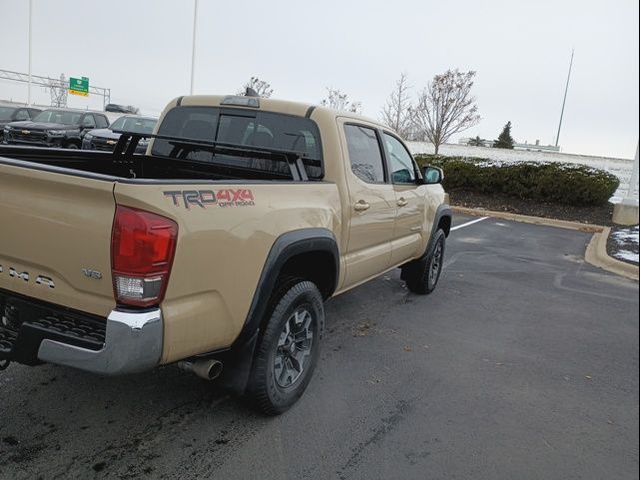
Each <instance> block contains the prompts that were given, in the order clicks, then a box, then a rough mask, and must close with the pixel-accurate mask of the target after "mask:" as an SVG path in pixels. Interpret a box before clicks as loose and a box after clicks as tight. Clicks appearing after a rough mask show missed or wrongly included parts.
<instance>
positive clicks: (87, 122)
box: [82, 113, 96, 128]
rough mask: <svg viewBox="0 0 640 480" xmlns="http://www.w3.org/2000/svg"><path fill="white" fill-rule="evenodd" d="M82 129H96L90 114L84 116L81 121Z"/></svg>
mask: <svg viewBox="0 0 640 480" xmlns="http://www.w3.org/2000/svg"><path fill="white" fill-rule="evenodd" d="M82 127H83V128H96V121H95V120H94V119H93V115H91V114H90V113H88V114H86V115H85V116H84V118H83V119H82Z"/></svg>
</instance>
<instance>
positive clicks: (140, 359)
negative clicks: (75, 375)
mask: <svg viewBox="0 0 640 480" xmlns="http://www.w3.org/2000/svg"><path fill="white" fill-rule="evenodd" d="M162 337H163V325H162V313H161V311H160V309H156V310H151V311H147V312H125V311H120V310H113V311H112V312H111V313H110V314H109V316H108V317H107V330H106V337H105V342H104V347H103V348H102V349H101V350H98V351H94V350H88V349H86V348H82V347H78V346H75V345H68V344H65V343H61V342H58V341H55V340H50V339H44V340H42V343H41V344H40V348H39V350H38V358H39V359H40V360H42V361H43V362H47V363H55V364H58V365H67V366H69V367H74V368H78V369H80V370H85V371H88V372H93V373H99V374H102V375H121V374H125V373H133V372H140V371H143V370H148V369H150V368H153V367H155V366H156V365H158V363H159V362H160V356H161V355H162V340H163V338H162Z"/></svg>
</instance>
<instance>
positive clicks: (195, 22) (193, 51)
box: [189, 0, 198, 95]
mask: <svg viewBox="0 0 640 480" xmlns="http://www.w3.org/2000/svg"><path fill="white" fill-rule="evenodd" d="M197 25H198V0H194V4H193V41H192V43H191V88H190V89H189V94H190V95H193V71H194V68H195V63H196V27H197Z"/></svg>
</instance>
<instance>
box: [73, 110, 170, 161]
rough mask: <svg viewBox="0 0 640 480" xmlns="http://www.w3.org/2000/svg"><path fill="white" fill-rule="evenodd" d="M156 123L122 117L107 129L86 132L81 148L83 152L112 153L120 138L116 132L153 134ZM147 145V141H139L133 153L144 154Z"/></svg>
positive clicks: (150, 120) (137, 117) (135, 117)
mask: <svg viewBox="0 0 640 480" xmlns="http://www.w3.org/2000/svg"><path fill="white" fill-rule="evenodd" d="M156 123H158V119H157V118H151V117H139V116H137V115H123V116H122V117H120V118H118V119H117V120H116V121H115V122H113V123H112V124H111V125H109V128H102V129H96V130H91V131H89V132H87V133H86V134H85V136H84V138H83V139H82V148H83V150H106V151H109V152H112V151H113V149H114V148H115V146H116V143H118V139H119V138H120V133H116V132H133V133H153V129H154V128H155V126H156ZM148 145H149V139H146V138H142V139H140V141H139V142H138V145H137V146H136V151H135V153H144V152H145V151H146V150H147V146H148Z"/></svg>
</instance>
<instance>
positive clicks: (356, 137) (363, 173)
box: [344, 125, 385, 183]
mask: <svg viewBox="0 0 640 480" xmlns="http://www.w3.org/2000/svg"><path fill="white" fill-rule="evenodd" d="M344 134H345V136H346V138H347V148H348V149H349V160H350V161H351V170H352V171H353V173H354V174H355V175H356V176H357V177H358V178H359V179H360V180H362V181H363V182H366V183H384V181H385V180H384V167H383V163H382V153H381V152H380V144H379V143H378V136H377V134H376V131H375V130H374V129H373V128H367V127H362V126H359V125H345V126H344Z"/></svg>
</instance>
